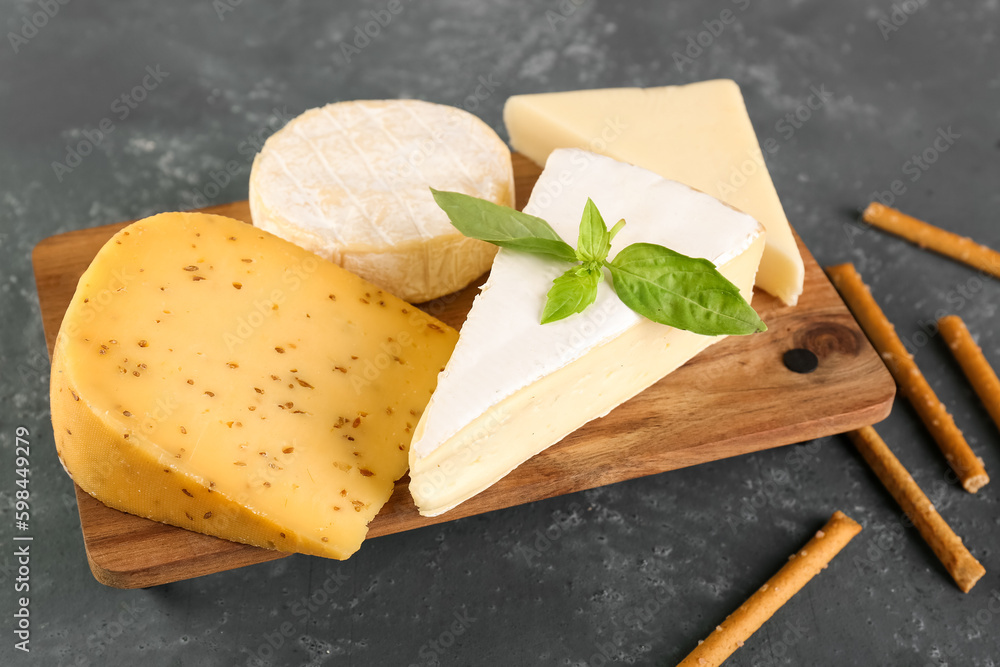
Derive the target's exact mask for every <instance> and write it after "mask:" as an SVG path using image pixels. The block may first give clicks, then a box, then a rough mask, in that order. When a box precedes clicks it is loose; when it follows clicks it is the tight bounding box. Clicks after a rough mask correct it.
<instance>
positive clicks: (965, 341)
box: [938, 315, 1000, 428]
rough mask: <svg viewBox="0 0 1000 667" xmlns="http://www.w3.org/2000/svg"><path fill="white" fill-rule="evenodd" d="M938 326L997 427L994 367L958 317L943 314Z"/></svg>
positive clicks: (999, 389)
mask: <svg viewBox="0 0 1000 667" xmlns="http://www.w3.org/2000/svg"><path fill="white" fill-rule="evenodd" d="M938 328H939V329H940V330H941V335H942V336H944V340H945V342H946V343H948V349H950V350H951V352H952V354H954V355H955V359H956V360H957V361H958V365H959V366H961V367H962V372H964V373H965V377H966V378H968V380H969V384H971V385H972V388H973V389H975V390H976V394H977V395H978V396H979V400H980V401H982V402H983V406H985V407H986V410H987V412H989V413H990V416H991V417H993V421H994V422H996V425H997V427H998V428H1000V379H998V378H997V374H996V371H994V370H993V367H992V366H990V362H988V361H987V360H986V357H985V356H984V355H983V351H982V349H981V348H980V347H979V346H978V345H976V341H974V340H972V334H970V333H969V329H968V328H967V327H966V326H965V322H963V321H962V318H961V317H959V316H958V315H949V316H947V317H942V318H941V319H940V320H938Z"/></svg>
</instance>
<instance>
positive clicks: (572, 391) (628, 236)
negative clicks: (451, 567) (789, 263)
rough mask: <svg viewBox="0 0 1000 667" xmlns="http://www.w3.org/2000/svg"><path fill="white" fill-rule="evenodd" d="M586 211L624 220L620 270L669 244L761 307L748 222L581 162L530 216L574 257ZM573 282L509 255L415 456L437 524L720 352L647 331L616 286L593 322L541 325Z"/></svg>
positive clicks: (683, 336)
mask: <svg viewBox="0 0 1000 667" xmlns="http://www.w3.org/2000/svg"><path fill="white" fill-rule="evenodd" d="M588 197H590V198H592V199H593V200H594V203H595V204H596V205H597V208H598V209H599V210H600V211H601V213H602V215H603V217H604V219H605V220H607V221H609V224H613V222H614V221H617V220H619V219H620V218H624V219H625V220H626V223H627V224H626V225H625V227H624V229H622V231H621V232H619V234H618V236H616V237H615V240H614V243H613V246H612V249H611V255H610V256H611V257H614V255H615V254H617V253H618V251H620V250H621V249H622V248H624V247H625V246H627V245H631V244H632V243H635V242H648V243H658V244H660V245H664V246H667V247H669V248H671V249H673V250H676V251H678V252H681V253H683V254H686V255H690V256H694V257H703V258H706V259H709V260H711V261H713V262H715V263H716V265H718V266H719V267H720V270H721V271H722V273H723V274H724V275H725V276H726V277H727V278H728V279H729V280H730V281H732V282H733V283H734V284H736V285H737V286H738V287H739V288H740V290H741V292H742V293H743V295H744V297H745V298H746V299H748V300H749V299H750V298H751V297H752V289H753V281H754V275H755V273H756V271H757V266H758V264H759V262H760V257H761V253H762V251H763V247H764V230H763V228H762V227H761V226H760V225H759V224H758V223H757V222H756V221H755V220H754V219H753V218H751V217H750V216H748V215H746V214H744V213H740V212H739V211H736V210H734V209H732V208H730V207H728V206H726V205H724V204H722V203H721V202H719V201H718V200H716V199H713V198H712V197H709V196H708V195H705V194H702V193H700V192H696V191H694V190H692V189H691V188H689V187H687V186H685V185H682V184H680V183H677V182H674V181H668V180H666V179H663V178H661V177H659V176H658V175H656V174H654V173H652V172H650V171H647V170H645V169H640V168H638V167H634V166H632V165H627V164H623V163H621V162H617V161H615V160H612V159H610V158H606V157H602V156H599V155H595V154H593V153H588V152H585V151H580V150H573V149H566V150H557V151H554V152H553V153H552V154H551V155H550V156H549V159H548V163H547V164H546V166H545V170H544V171H543V172H542V175H541V177H540V178H539V179H538V183H537V184H536V185H535V188H534V190H533V191H532V194H531V199H530V201H529V202H528V205H527V206H526V207H525V209H524V210H525V212H527V213H530V214H532V215H536V216H538V217H541V218H543V219H545V220H547V221H548V222H549V223H550V224H551V225H552V227H553V228H554V229H555V230H556V231H557V232H558V233H559V235H560V236H561V237H562V238H563V239H567V240H572V242H574V243H575V242H576V238H577V234H578V230H579V226H580V217H581V214H582V213H583V209H584V205H585V204H586V201H587V198H588ZM565 270H566V265H565V264H562V263H560V262H556V261H551V260H548V259H544V258H540V257H538V256H535V255H528V254H524V253H518V252H512V251H510V250H506V249H501V250H500V252H499V253H498V254H497V258H496V260H495V261H494V263H493V269H492V271H491V273H490V278H489V280H488V281H487V283H486V285H485V286H484V287H483V290H482V293H480V295H479V296H478V297H477V298H476V301H475V302H474V304H473V306H472V311H471V312H470V313H469V318H468V319H467V320H466V322H465V324H464V326H463V327H462V333H461V336H460V338H459V341H458V345H457V346H456V348H455V352H454V354H453V356H452V358H451V360H450V361H449V362H448V365H447V366H446V368H445V370H444V372H443V373H442V374H441V376H440V377H439V378H438V387H437V390H436V391H435V393H434V396H433V397H432V398H431V402H430V404H429V405H428V407H427V410H426V411H425V412H424V414H423V416H422V417H421V420H420V423H419V424H418V425H417V429H416V432H415V434H414V437H413V443H412V444H411V446H410V492H411V493H412V495H413V498H414V500H415V502H416V504H417V507H418V508H419V510H420V512H421V514H423V515H425V516H435V515H437V514H440V513H442V512H445V511H447V510H448V509H450V508H452V507H455V506H456V505H458V504H459V503H461V502H463V501H465V500H467V499H468V498H470V497H471V496H473V495H475V494H477V493H479V492H480V491H482V490H484V489H486V488H487V487H489V486H491V485H492V484H494V483H495V482H496V481H497V480H499V479H501V478H502V477H504V476H505V475H507V474H508V473H509V472H510V471H511V470H513V469H514V468H515V467H517V466H518V465H520V464H521V463H523V462H524V461H526V460H527V459H529V458H530V457H532V456H534V455H535V454H537V453H539V452H541V451H542V450H544V449H545V448H547V447H549V446H550V445H552V444H554V443H556V442H558V441H559V440H561V439H562V438H563V437H565V436H566V435H567V434H569V433H571V432H572V431H574V430H576V429H578V428H579V427H581V426H582V425H583V424H585V423H587V422H588V421H590V420H592V419H595V418H597V417H601V416H603V415H605V414H607V413H608V412H609V411H610V410H611V409H613V408H614V407H615V406H617V405H619V404H620V403H623V402H624V401H626V400H628V399H629V398H631V397H632V396H634V395H635V394H637V393H639V392H640V391H642V390H643V389H645V388H646V387H648V386H650V385H651V384H653V383H654V382H656V381H657V380H659V379H660V378H662V377H663V376H665V375H667V374H668V373H670V372H671V371H673V370H674V369H676V368H677V367H679V366H680V365H681V364H683V363H684V362H686V361H687V360H688V359H690V358H691V357H693V356H694V355H696V354H697V353H698V352H700V351H701V350H703V349H705V348H706V347H708V346H709V345H711V344H712V343H715V342H716V341H718V340H720V339H721V337H708V336H700V335H697V334H693V333H689V332H686V331H680V330H677V329H672V328H670V327H667V326H663V325H661V324H656V323H654V322H652V321H650V320H647V319H644V318H642V317H640V316H639V315H637V314H636V313H635V312H633V311H632V310H630V309H629V308H628V307H627V306H625V305H624V304H623V303H622V302H621V301H620V300H619V299H618V297H617V296H616V295H615V294H614V292H613V291H612V290H611V288H610V287H609V286H608V284H607V282H603V283H601V284H600V286H599V292H598V296H597V300H596V302H595V303H594V304H593V305H592V306H590V308H589V309H588V310H586V311H584V312H583V313H580V314H578V315H574V316H572V317H569V318H567V319H565V320H561V321H558V322H553V323H550V324H545V325H542V324H539V321H540V319H541V313H542V308H543V305H544V303H545V296H546V292H547V291H548V290H549V288H550V287H551V286H552V280H553V279H554V278H556V277H557V276H558V275H560V274H561V273H562V272H563V271H565ZM664 427H665V428H667V427H668V425H664ZM609 446H613V444H610V443H609Z"/></svg>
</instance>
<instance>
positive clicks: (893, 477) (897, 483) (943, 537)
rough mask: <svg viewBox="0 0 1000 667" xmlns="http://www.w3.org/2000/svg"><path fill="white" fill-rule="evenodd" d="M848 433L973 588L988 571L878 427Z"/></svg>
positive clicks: (945, 561)
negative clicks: (963, 541) (923, 489)
mask: <svg viewBox="0 0 1000 667" xmlns="http://www.w3.org/2000/svg"><path fill="white" fill-rule="evenodd" d="M847 435H848V436H849V437H850V438H851V441H852V442H853V443H854V446H855V447H857V448H858V451H859V452H861V456H863V457H864V459H865V461H867V462H868V465H869V466H870V467H871V469H872V470H873V471H874V472H875V474H876V475H877V476H878V478H879V479H880V480H881V481H882V484H884V485H885V488H886V489H888V490H889V493H891V494H892V497H893V498H895V499H896V502H897V503H899V506H900V507H902V508H903V511H904V512H905V513H906V516H908V517H909V518H910V521H912V522H913V525H914V526H916V527H917V530H918V531H920V535H921V536H922V537H923V538H924V541H925V542H927V544H928V546H930V548H931V549H932V550H933V551H934V554H935V555H936V556H937V557H938V560H940V561H941V564H942V565H944V567H945V569H946V570H948V574H950V575H951V578H952V579H954V580H955V583H956V584H958V587H959V588H961V589H962V592H963V593H968V592H969V591H970V590H972V587H973V586H975V585H976V582H977V581H979V579H980V578H981V577H982V576H983V575H984V574H986V570H985V568H983V566H982V565H981V564H980V563H979V561H977V560H976V559H975V557H974V556H973V555H972V554H971V553H969V550H968V549H966V548H965V545H964V544H963V543H962V538H960V537H959V536H958V535H956V534H955V532H954V531H953V530H952V529H951V527H950V526H949V525H948V524H947V523H945V520H944V519H942V518H941V515H940V514H938V512H937V510H936V509H934V505H933V504H931V501H930V499H929V498H928V497H927V496H925V495H924V492H923V491H921V490H920V487H919V486H917V483H916V482H915V481H913V477H911V476H910V473H908V472H907V471H906V468H904V467H903V464H902V463H900V462H899V459H897V458H896V457H895V456H894V455H893V453H892V451H891V450H890V449H889V447H888V446H887V445H886V444H885V442H884V441H883V440H882V438H881V437H879V434H878V433H876V432H875V429H873V428H872V427H871V426H865V427H864V428H861V429H858V430H857V431H851V432H850V433H848V434H847Z"/></svg>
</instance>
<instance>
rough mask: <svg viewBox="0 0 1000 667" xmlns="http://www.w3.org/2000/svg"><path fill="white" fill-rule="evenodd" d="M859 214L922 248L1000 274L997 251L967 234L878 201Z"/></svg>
mask: <svg viewBox="0 0 1000 667" xmlns="http://www.w3.org/2000/svg"><path fill="white" fill-rule="evenodd" d="M862 217H864V220H865V222H867V223H868V224H870V225H873V226H875V227H878V228H879V229H883V230H885V231H887V232H890V233H892V234H896V235H897V236H901V237H903V238H904V239H906V240H907V241H910V242H911V243H916V244H917V245H918V246H920V247H921V248H929V249H931V250H933V251H934V252H937V253H940V254H942V255H945V256H947V257H951V258H952V259H955V260H958V261H959V262H963V263H965V264H968V265H969V266H971V267H973V268H976V269H979V270H980V271H983V272H985V273H989V274H992V275H994V276H997V277H1000V252H997V251H996V250H993V249H992V248H988V247H986V246H984V245H980V244H979V243H976V242H975V241H973V240H972V239H970V238H966V237H965V236H959V235H958V234H953V233H951V232H946V231H945V230H943V229H941V228H940V227H935V226H934V225H930V224H927V223H926V222H924V221H922V220H917V219H916V218H912V217H910V216H908V215H906V214H905V213H900V212H899V211H897V210H896V209H894V208H889V207H888V206H883V205H882V204H880V203H878V202H872V203H871V204H869V205H868V208H866V209H865V212H864V214H863V216H862Z"/></svg>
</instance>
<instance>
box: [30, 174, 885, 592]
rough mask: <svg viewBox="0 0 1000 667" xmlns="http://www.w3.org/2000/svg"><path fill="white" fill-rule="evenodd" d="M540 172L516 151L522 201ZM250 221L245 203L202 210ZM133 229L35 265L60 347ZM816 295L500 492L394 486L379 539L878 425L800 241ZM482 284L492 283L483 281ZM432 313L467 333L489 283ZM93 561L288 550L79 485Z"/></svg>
mask: <svg viewBox="0 0 1000 667" xmlns="http://www.w3.org/2000/svg"><path fill="white" fill-rule="evenodd" d="M540 172H541V169H540V168H539V167H538V166H537V165H536V164H534V163H533V162H531V161H529V160H527V159H526V158H524V157H522V156H520V155H514V173H515V178H516V182H517V183H516V184H517V193H518V207H519V208H520V207H522V206H523V205H524V204H525V202H526V201H527V197H528V194H529V193H530V192H531V188H532V186H533V185H534V183H535V180H536V179H537V178H538V175H539V173H540ZM204 210H205V211H206V212H210V213H218V214H221V215H228V216H230V217H233V218H238V219H240V220H244V221H247V222H250V211H249V208H248V206H247V202H235V203H232V204H225V205H222V206H213V207H211V208H207V209H204ZM126 224H128V223H124V222H123V223H118V224H113V225H106V226H103V227H96V228H93V229H82V230H78V231H72V232H67V233H65V234H59V235H57V236H52V237H50V238H47V239H45V240H43V241H41V242H40V243H39V244H38V245H37V246H36V247H35V250H34V253H33V258H32V259H33V264H34V269H35V280H36V282H37V285H38V298H39V301H40V303H41V311H42V320H43V322H44V326H45V337H46V340H47V342H48V347H49V354H50V355H51V353H52V348H53V345H54V343H55V338H56V333H57V331H58V329H59V325H60V323H61V321H62V317H63V313H64V312H65V310H66V307H67V306H68V305H69V301H70V299H71V298H72V296H73V292H74V290H75V289H76V284H77V281H78V279H79V278H80V275H81V274H82V273H83V272H84V270H85V269H86V268H87V266H88V265H89V264H90V261H91V259H92V258H93V257H94V255H95V254H96V253H97V251H98V250H99V249H100V247H101V246H102V245H103V244H104V243H105V241H107V240H108V239H109V238H110V237H111V236H112V235H113V234H114V233H115V232H117V231H118V230H119V229H121V228H122V227H124V226H125V225H126ZM799 249H800V250H801V252H802V256H803V259H804V260H805V265H806V282H805V292H804V293H803V295H802V298H801V300H800V301H799V305H798V306H796V307H794V308H789V307H786V306H784V305H783V304H781V303H780V302H779V301H778V300H777V299H774V298H773V297H771V296H770V295H768V294H764V293H762V292H757V293H756V294H755V296H754V300H753V305H754V307H755V308H756V309H757V311H758V312H759V313H760V314H761V316H762V317H763V319H764V321H765V322H766V323H767V325H768V327H769V329H768V331H767V332H766V333H764V334H758V335H754V336H749V337H733V338H729V339H727V340H725V341H723V342H721V343H719V344H717V345H714V346H712V347H711V348H709V349H708V350H707V351H705V352H703V353H702V354H700V355H699V356H697V357H695V358H694V359H692V360H691V361H690V362H688V363H687V364H686V365H685V366H683V367H682V368H680V369H679V370H677V371H676V372H674V373H672V374H671V375H669V376H667V377H666V378H664V379H663V380H661V381H660V382H658V383H657V384H655V385H654V386H652V387H650V388H649V389H647V390H646V391H644V392H643V393H641V394H639V395H638V396H637V397H635V398H634V399H632V400H631V401H628V402H627V403H625V404H623V405H621V406H620V407H618V408H617V409H615V410H614V411H612V412H611V414H609V415H608V416H607V417H605V418H603V419H598V420H596V421H594V422H591V423H590V424H588V425H586V426H585V427H584V428H582V429H580V430H579V431H577V432H575V433H573V434H571V435H570V436H568V437H567V438H565V439H564V440H563V441H562V442H560V443H558V444H557V445H555V446H553V447H551V448H549V449H548V450H546V451H545V452H543V453H542V454H539V455H538V456H536V457H535V458H533V459H531V460H530V461H528V462H527V463H525V464H523V465H522V466H520V467H519V468H518V469H517V470H515V471H514V472H513V473H511V474H510V475H508V476H507V477H505V478H504V479H503V480H501V481H500V482H499V483H497V484H496V485H495V486H493V487H492V488H490V489H489V490H487V491H485V492H484V493H481V494H480V495H478V496H476V497H474V498H472V499H471V500H469V501H467V502H465V503H463V504H461V505H459V506H458V507H457V508H456V509H454V510H452V511H450V512H447V513H445V514H444V515H443V516H439V517H434V518H426V517H421V516H420V515H419V514H418V513H417V510H416V507H414V505H413V501H412V500H411V498H410V494H409V490H408V481H409V480H408V478H407V477H404V478H403V479H401V480H400V481H399V482H398V483H397V484H396V489H395V492H394V493H393V495H392V498H391V499H390V500H389V502H388V504H386V506H385V507H384V508H383V509H382V511H381V513H380V514H379V515H378V516H377V517H376V518H375V520H374V521H373V522H372V523H371V526H370V531H369V534H368V535H369V537H378V536H380V535H388V534H391V533H398V532H402V531H405V530H412V529H414V528H419V527H421V526H428V525H431V524H435V523H440V522H445V521H453V520H455V519H459V518H462V517H467V516H472V515H475V514H482V513H484V512H490V511H492V510H497V509H502V508H505V507H512V506H514V505H519V504H521V503H528V502H532V501H535V500H541V499H543V498H550V497H553V496H558V495H562V494H566V493H572V492H575V491H581V490H584V489H590V488H594V487H597V486H602V485H605V484H612V483H614V482H620V481H623V480H628V479H634V478H636V477H643V476H645V475H653V474H656V473H660V472H664V471H667V470H673V469H676V468H683V467H686V466H692V465H695V464H698V463H704V462H706V461H713V460H716V459H722V458H726V457H729V456H737V455H739V454H746V453H747V452H754V451H759V450H762V449H767V448H770V447H777V446H780V445H787V444H790V443H794V442H801V441H804V440H809V439H812V438H818V437H823V436H827V435H831V434H834V433H841V432H844V431H847V430H850V429H853V428H857V427H860V426H864V425H867V424H872V423H875V422H878V421H881V420H882V419H884V418H885V417H886V416H887V415H888V414H889V410H890V408H891V405H892V400H893V397H894V395H895V384H894V382H893V380H892V377H891V376H890V375H889V373H888V371H887V370H886V368H885V366H884V365H883V363H882V361H881V359H880V358H879V357H878V355H877V354H876V352H875V351H874V350H873V349H872V347H871V345H870V344H869V343H868V340H867V339H866V338H865V335H864V334H863V333H862V332H861V330H860V329H859V328H858V325H857V323H856V322H855V321H854V318H853V317H852V316H851V314H850V312H849V311H848V310H847V307H846V306H845V305H844V303H843V301H841V299H840V297H839V295H838V294H837V292H836V290H834V288H833V286H832V285H831V284H830V282H829V281H828V280H827V278H826V276H825V274H824V273H823V271H822V270H821V269H820V267H819V266H818V265H817V264H816V260H815V259H813V257H812V255H811V254H810V253H809V251H808V250H807V249H806V248H805V246H803V245H802V242H801V240H799ZM484 278H485V277H484ZM481 282H482V281H480V282H479V283H477V284H476V285H473V286H470V287H468V288H466V289H465V290H463V291H461V292H458V293H457V294H454V295H450V296H447V297H442V298H440V299H437V300H436V301H432V302H429V303H427V304H423V305H422V306H421V308H423V309H424V310H426V311H428V312H430V313H431V314H433V315H435V316H437V317H439V318H440V319H442V320H444V321H445V322H447V323H448V324H451V325H452V326H454V327H456V328H458V327H461V325H462V323H463V322H464V321H465V316H466V314H467V313H468V311H469V308H470V307H471V305H472V300H473V298H474V297H475V295H476V293H477V291H478V288H479V285H480V284H481ZM793 348H807V349H809V350H812V351H813V352H815V353H816V355H817V356H818V357H819V360H820V363H819V368H818V369H817V370H816V371H815V372H813V373H811V374H808V375H800V374H797V373H794V372H792V371H790V370H788V369H787V368H785V366H784V364H783V362H782V356H783V355H784V353H785V352H786V351H787V350H790V349H793ZM76 496H77V502H78V505H79V510H80V524H81V527H82V529H83V538H84V544H85V545H86V549H87V558H88V560H89V562H90V567H91V570H92V571H93V573H94V576H95V577H96V578H97V580H98V581H100V582H101V583H104V584H107V585H108V586H115V587H119V588H139V587H146V586H154V585H158V584H163V583H167V582H171V581H178V580H181V579H187V578H191V577H197V576H200V575H204V574H209V573H212V572H220V571H223V570H228V569H232V568H236V567H241V566H244V565H249V564H252V563H260V562H263V561H268V560H273V559H276V558H281V557H283V556H286V555H288V554H284V553H280V552H276V551H269V550H266V549H260V548H257V547H252V546H247V545H245V544H238V543H236V542H229V541H226V540H222V539H218V538H215V537H209V536H207V535H201V534H199V533H193V532H190V531H187V530H184V529H182V528H176V527H174V526H168V525H165V524H161V523H157V522H155V521H150V520H148V519H142V518H140V517H137V516H132V515H129V514H125V513H123V512H119V511H118V510H114V509H111V508H109V507H106V506H105V505H103V504H102V503H100V502H99V501H97V500H96V499H94V498H93V497H91V496H90V495H88V494H87V493H85V492H83V491H82V490H81V489H80V488H79V487H77V488H76Z"/></svg>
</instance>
